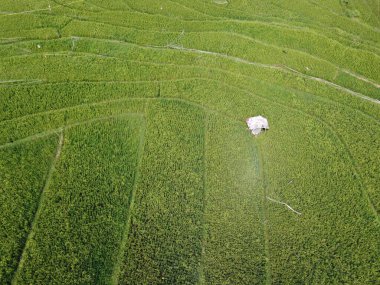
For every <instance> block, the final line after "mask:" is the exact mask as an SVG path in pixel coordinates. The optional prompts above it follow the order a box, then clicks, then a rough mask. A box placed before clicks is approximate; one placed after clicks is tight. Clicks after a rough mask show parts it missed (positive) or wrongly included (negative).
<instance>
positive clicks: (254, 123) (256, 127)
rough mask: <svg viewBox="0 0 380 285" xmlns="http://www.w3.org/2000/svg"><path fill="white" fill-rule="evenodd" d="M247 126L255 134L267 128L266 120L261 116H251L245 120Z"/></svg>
mask: <svg viewBox="0 0 380 285" xmlns="http://www.w3.org/2000/svg"><path fill="white" fill-rule="evenodd" d="M246 122H247V125H248V128H249V129H250V131H251V132H252V134H254V135H255V136H257V135H258V134H259V133H261V131H262V130H269V124H268V120H267V119H266V118H264V117H262V116H256V117H251V118H248V119H247V120H246Z"/></svg>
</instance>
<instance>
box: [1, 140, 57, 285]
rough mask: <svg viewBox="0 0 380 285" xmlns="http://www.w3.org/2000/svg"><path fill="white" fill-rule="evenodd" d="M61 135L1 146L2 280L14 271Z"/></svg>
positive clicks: (9, 276) (5, 282)
mask: <svg viewBox="0 0 380 285" xmlns="http://www.w3.org/2000/svg"><path fill="white" fill-rule="evenodd" d="M57 143H58V137H57V136H51V137H48V138H45V139H41V140H36V141H33V142H29V143H26V144H24V145H18V146H13V147H9V148H6V149H0V180H1V188H0V212H1V219H0V283H1V284H7V283H9V282H10V281H11V279H12V276H13V275H14V273H15V271H16V268H17V264H18V262H19V260H20V257H21V253H22V251H23V248H24V245H25V241H26V239H27V236H28V233H29V232H30V230H31V227H32V225H33V223H34V220H35V216H36V212H37V208H38V205H39V203H40V199H41V194H42V192H43V191H44V188H45V185H46V180H47V177H48V173H49V169H50V168H51V164H52V162H53V159H54V155H55V149H56V144H57Z"/></svg>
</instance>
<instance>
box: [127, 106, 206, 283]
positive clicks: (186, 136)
mask: <svg viewBox="0 0 380 285" xmlns="http://www.w3.org/2000/svg"><path fill="white" fill-rule="evenodd" d="M146 116H147V135H146V137H145V140H146V143H145V148H144V156H143V158H142V161H141V166H140V172H139V180H138V181H137V185H136V195H135V199H134V207H133V216H132V222H131V229H130V233H129V238H128V242H127V247H126V248H127V251H126V261H125V268H124V269H123V271H124V273H123V275H122V276H121V280H120V282H121V283H122V284H160V283H165V284H195V283H196V282H197V280H198V279H199V269H198V267H199V263H200V258H201V246H202V236H203V224H204V222H203V211H204V191H205V189H204V184H205V181H204V167H205V166H204V160H205V158H204V133H205V126H204V124H205V118H204V113H203V110H202V109H199V108H197V107H194V106H191V105H189V104H186V103H183V102H176V101H171V100H162V101H158V102H149V104H148V105H147V115H146Z"/></svg>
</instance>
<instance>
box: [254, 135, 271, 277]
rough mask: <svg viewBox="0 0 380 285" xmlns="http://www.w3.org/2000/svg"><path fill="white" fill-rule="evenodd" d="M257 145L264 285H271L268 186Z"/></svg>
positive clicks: (260, 147) (262, 158)
mask: <svg viewBox="0 0 380 285" xmlns="http://www.w3.org/2000/svg"><path fill="white" fill-rule="evenodd" d="M257 145H258V148H257V150H258V158H259V168H260V169H259V173H260V176H261V181H262V187H263V197H262V203H263V211H262V216H263V231H264V253H265V285H271V284H272V272H271V265H270V260H271V256H270V249H269V231H268V214H267V209H268V207H267V200H266V199H265V197H266V196H267V194H268V193H267V192H268V189H267V188H268V186H267V178H266V174H265V162H264V155H263V147H262V145H261V143H260V142H259V143H257Z"/></svg>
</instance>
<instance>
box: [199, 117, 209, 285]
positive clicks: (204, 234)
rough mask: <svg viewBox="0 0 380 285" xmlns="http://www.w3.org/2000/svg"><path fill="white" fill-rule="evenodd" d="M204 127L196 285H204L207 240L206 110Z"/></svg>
mask: <svg viewBox="0 0 380 285" xmlns="http://www.w3.org/2000/svg"><path fill="white" fill-rule="evenodd" d="M203 121H204V125H203V155H202V163H203V177H202V178H203V213H202V239H201V257H200V262H199V267H198V276H199V277H198V282H197V285H205V284H206V280H205V272H204V267H205V265H204V264H205V261H204V259H205V254H206V249H205V243H206V239H207V234H208V232H207V222H206V207H207V182H206V179H207V158H206V155H207V154H206V152H207V132H208V113H207V110H205V112H204V120H203Z"/></svg>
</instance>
